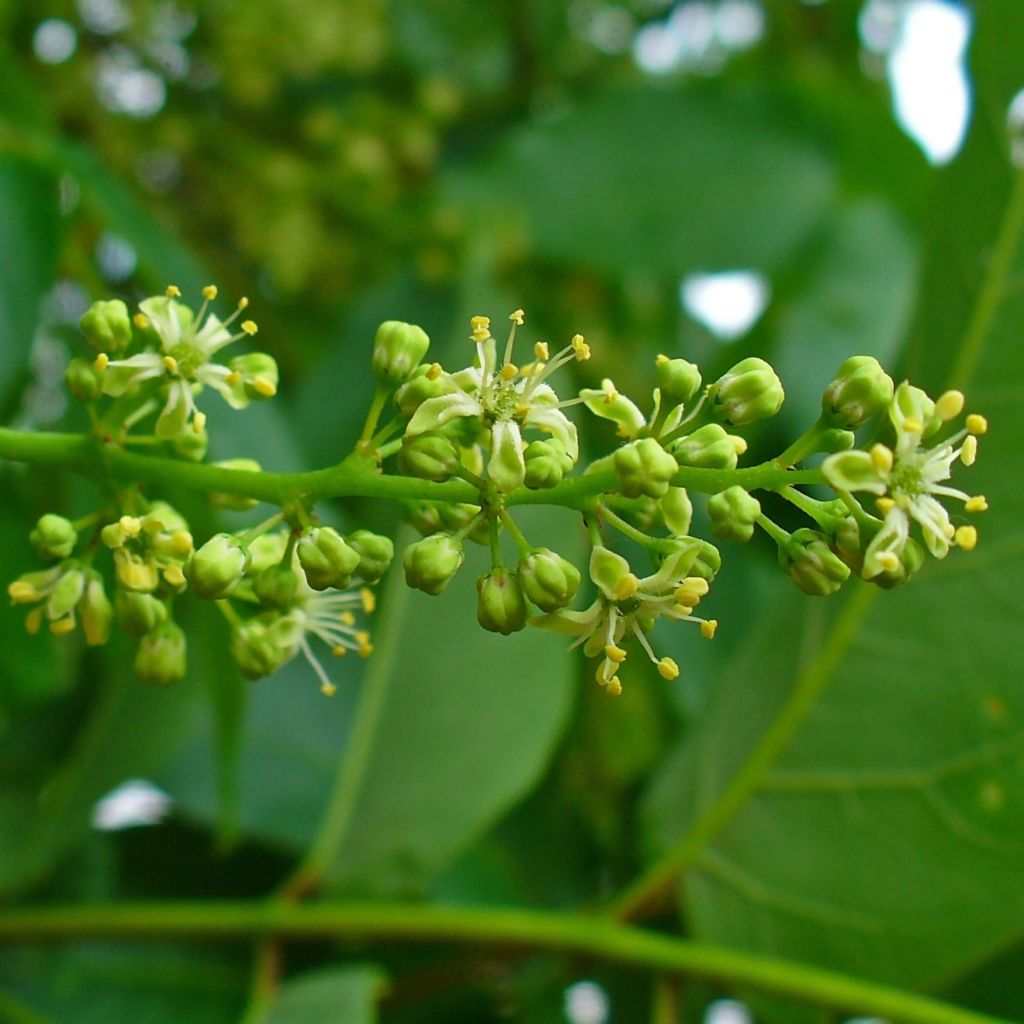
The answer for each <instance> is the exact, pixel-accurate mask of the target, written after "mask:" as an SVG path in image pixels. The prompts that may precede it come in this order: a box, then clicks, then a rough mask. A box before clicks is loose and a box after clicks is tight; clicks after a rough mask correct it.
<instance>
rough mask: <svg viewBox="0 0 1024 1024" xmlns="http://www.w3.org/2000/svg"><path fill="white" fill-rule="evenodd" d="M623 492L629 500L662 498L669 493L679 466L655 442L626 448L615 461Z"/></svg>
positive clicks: (618, 453) (616, 455)
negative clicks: (644, 497)
mask: <svg viewBox="0 0 1024 1024" xmlns="http://www.w3.org/2000/svg"><path fill="white" fill-rule="evenodd" d="M613 464H614V466H615V472H616V474H617V476H618V478H619V490H620V491H621V492H622V493H623V494H624V495H625V496H626V497H627V498H639V497H641V496H646V497H648V498H661V497H664V495H665V494H667V493H668V488H669V485H670V484H671V482H672V478H673V477H674V476H675V475H676V473H677V472H678V471H679V464H678V463H677V462H676V460H675V459H674V458H673V457H672V456H671V455H669V453H668V452H667V451H665V449H664V448H662V446H661V445H660V444H659V443H658V442H657V441H656V440H655V439H654V438H653V437H645V438H643V439H642V440H640V441H633V442H632V443H631V444H627V445H623V446H622V447H621V448H619V449H618V450H617V451H616V452H615V455H614V457H613Z"/></svg>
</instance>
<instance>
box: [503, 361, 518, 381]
mask: <svg viewBox="0 0 1024 1024" xmlns="http://www.w3.org/2000/svg"><path fill="white" fill-rule="evenodd" d="M518 375H519V367H518V366H516V364H515V363H506V364H505V365H504V366H503V367H502V368H501V379H502V380H513V379H515V377H517V376H518Z"/></svg>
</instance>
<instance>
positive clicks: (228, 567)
mask: <svg viewBox="0 0 1024 1024" xmlns="http://www.w3.org/2000/svg"><path fill="white" fill-rule="evenodd" d="M249 562H250V556H249V551H248V549H247V548H246V547H245V546H244V545H243V544H242V542H241V541H240V540H239V539H238V538H237V537H235V536H234V535H233V534H230V533H215V534H214V535H213V536H212V537H211V538H210V539H209V540H208V541H207V542H206V543H205V544H204V545H203V546H202V547H201V548H199V550H198V551H196V553H195V554H194V555H193V556H192V561H191V562H190V563H189V565H188V568H187V570H186V572H185V575H186V577H187V578H188V581H189V583H190V584H191V586H192V589H193V590H194V591H195V593H196V594H197V595H198V596H199V597H206V598H209V599H210V600H212V601H219V600H220V599H221V598H224V597H227V596H228V595H229V594H230V593H231V592H232V591H233V590H234V589H235V587H237V586H238V584H239V582H240V581H241V579H242V577H243V576H244V575H245V573H246V571H247V570H248V568H249Z"/></svg>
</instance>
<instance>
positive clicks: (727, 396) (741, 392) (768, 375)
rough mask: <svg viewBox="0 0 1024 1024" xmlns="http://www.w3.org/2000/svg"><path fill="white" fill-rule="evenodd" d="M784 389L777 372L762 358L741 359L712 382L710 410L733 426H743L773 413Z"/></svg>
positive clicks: (782, 397)
mask: <svg viewBox="0 0 1024 1024" xmlns="http://www.w3.org/2000/svg"><path fill="white" fill-rule="evenodd" d="M784 398H785V392H783V390H782V382H781V381H780V380H779V378H778V375H777V374H776V373H775V371H774V370H773V369H772V367H771V366H769V365H768V363H766V362H765V361H764V360H763V359H758V358H757V357H756V356H751V357H750V358H748V359H741V360H740V361H739V362H738V363H737V364H736V365H735V366H734V367H733V368H732V369H731V370H728V371H726V372H725V373H724V374H722V376H721V377H719V378H718V381H717V382H716V383H715V385H714V411H715V415H716V416H717V417H718V418H719V419H722V420H725V421H727V422H728V423H731V424H732V425H733V426H734V427H745V426H747V425H748V424H750V423H756V422H757V421H758V420H764V419H767V418H768V417H769V416H774V415H775V414H776V413H777V412H778V411H779V409H781V408H782V402H783V399H784Z"/></svg>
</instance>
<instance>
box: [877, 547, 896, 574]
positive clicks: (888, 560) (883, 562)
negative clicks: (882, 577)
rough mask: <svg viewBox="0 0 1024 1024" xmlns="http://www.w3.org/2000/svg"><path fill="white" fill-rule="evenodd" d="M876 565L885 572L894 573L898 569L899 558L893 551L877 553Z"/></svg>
mask: <svg viewBox="0 0 1024 1024" xmlns="http://www.w3.org/2000/svg"><path fill="white" fill-rule="evenodd" d="M878 564H879V565H880V566H881V567H882V568H883V569H884V570H885V571H886V572H895V571H896V570H897V569H898V568H899V567H900V560H899V556H898V555H897V554H896V553H895V552H894V551H880V552H879V553H878Z"/></svg>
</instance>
